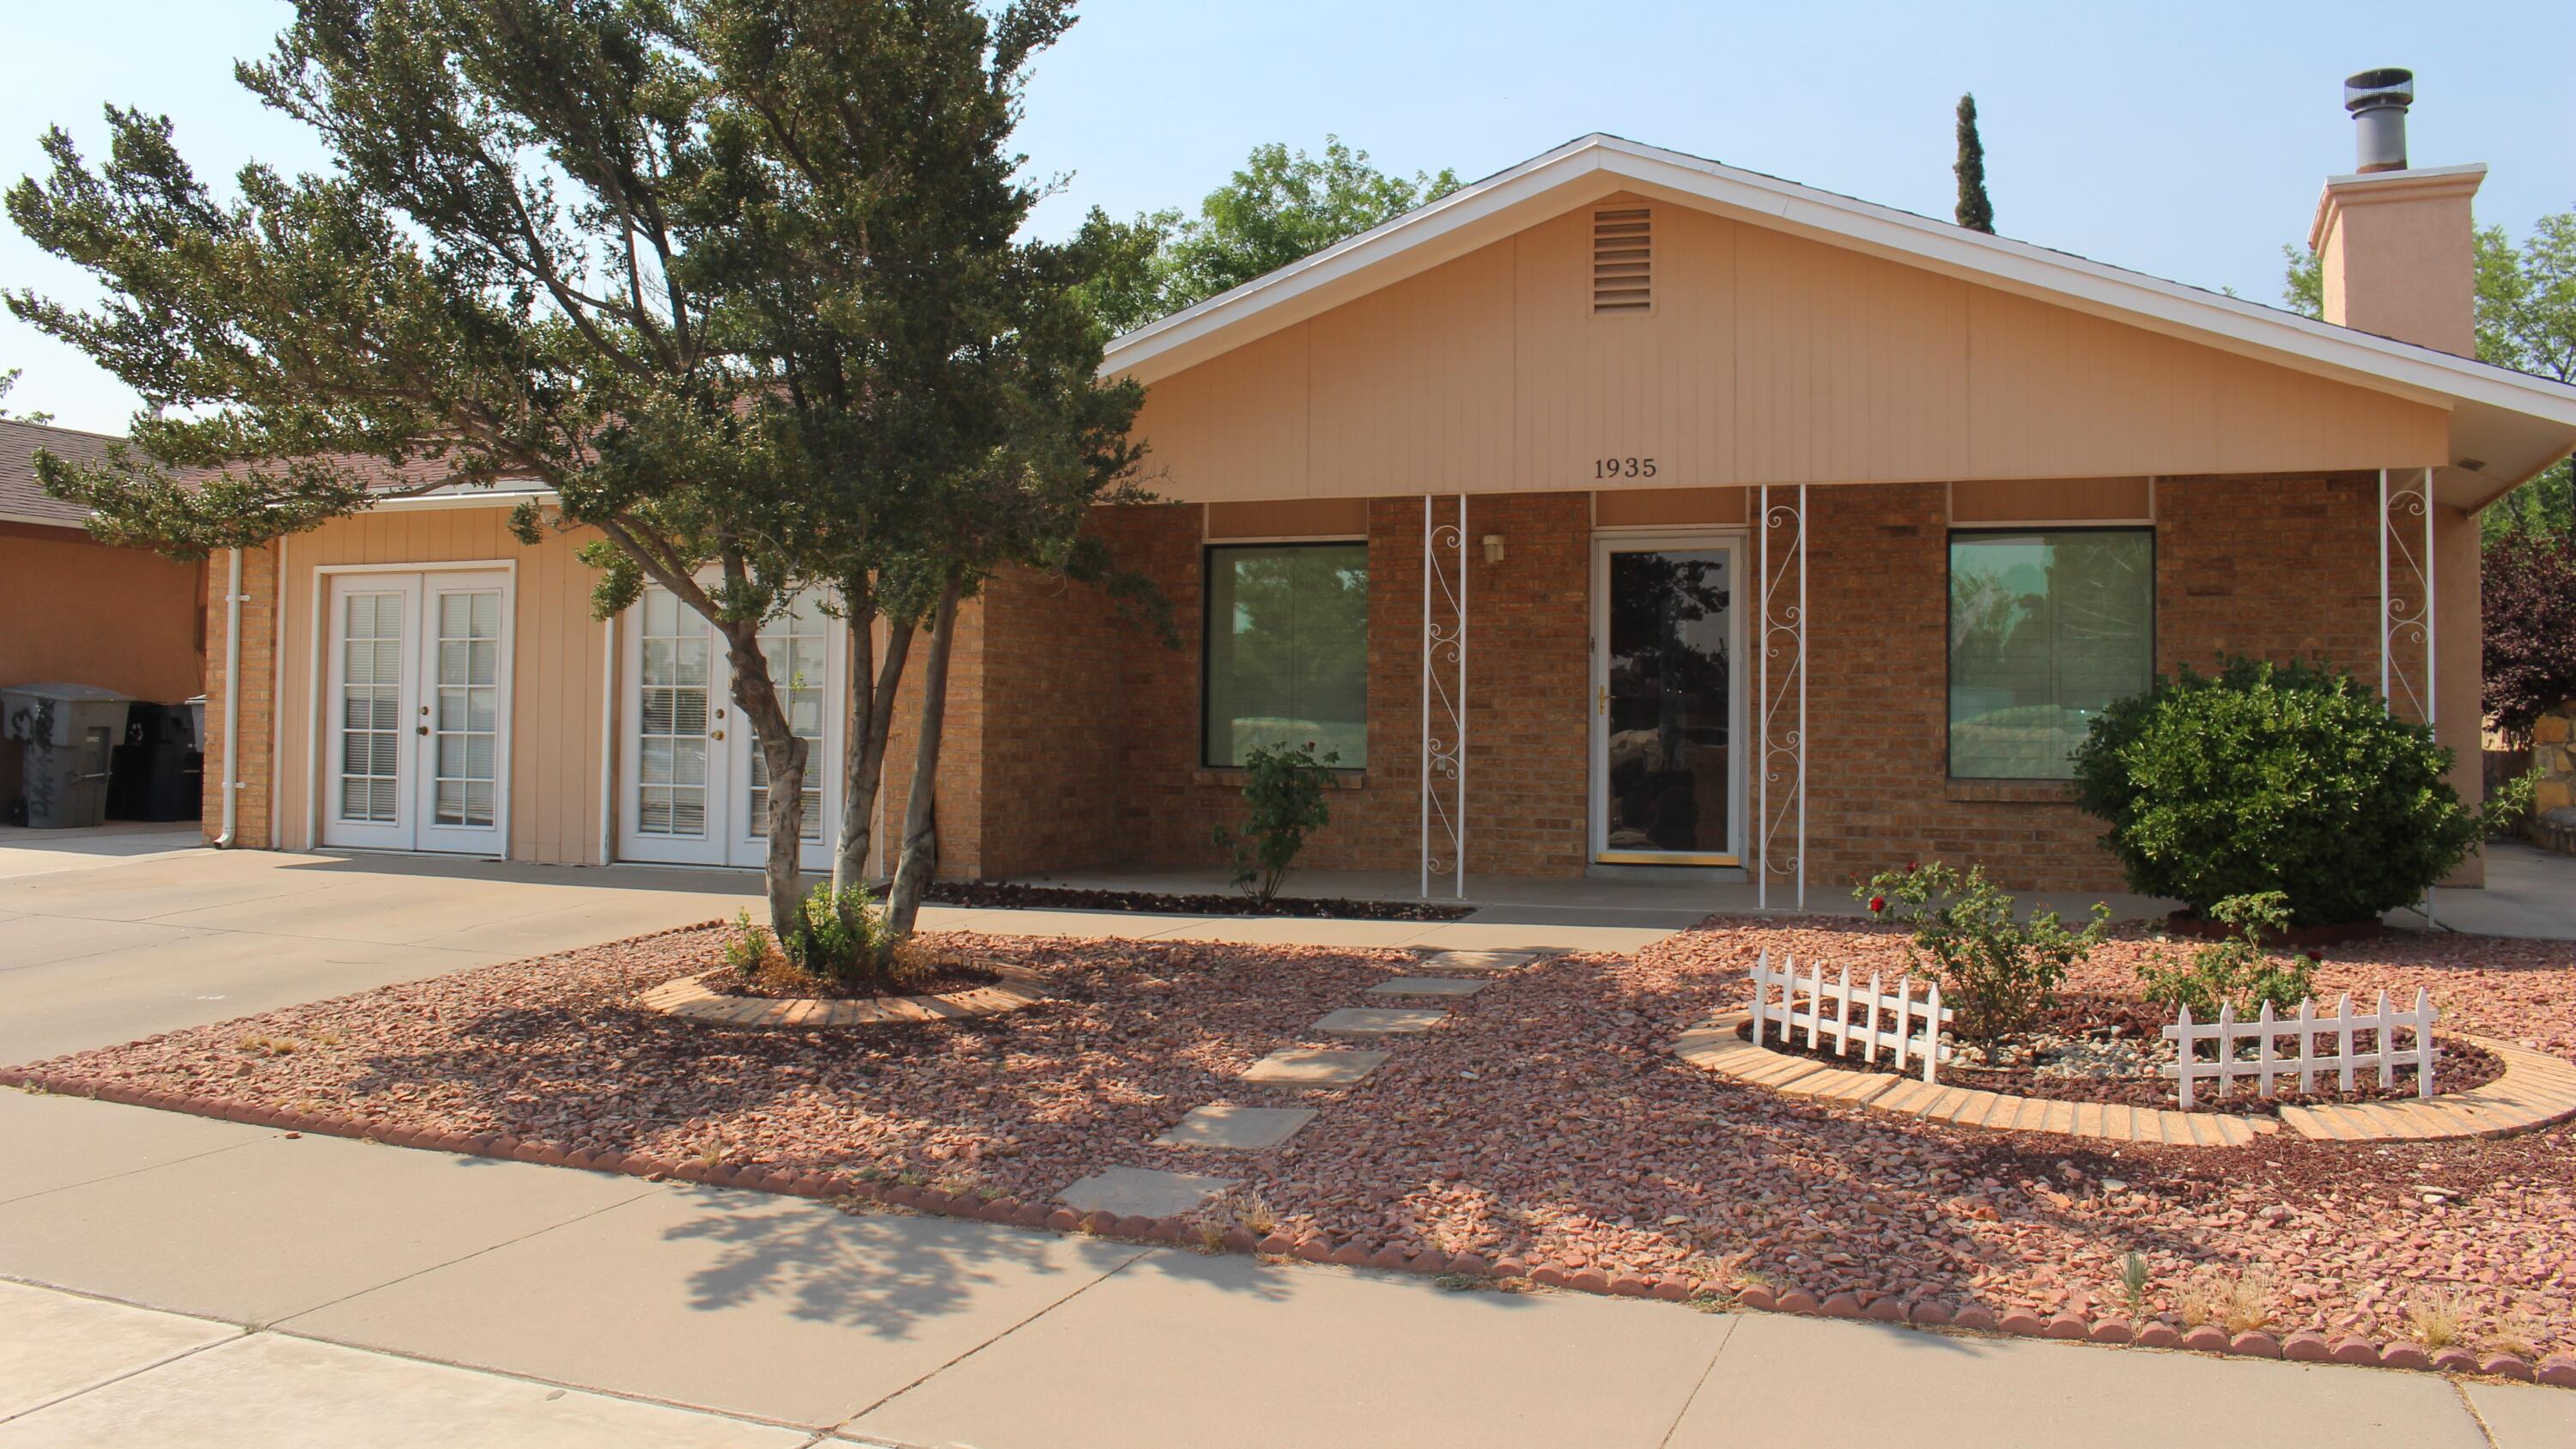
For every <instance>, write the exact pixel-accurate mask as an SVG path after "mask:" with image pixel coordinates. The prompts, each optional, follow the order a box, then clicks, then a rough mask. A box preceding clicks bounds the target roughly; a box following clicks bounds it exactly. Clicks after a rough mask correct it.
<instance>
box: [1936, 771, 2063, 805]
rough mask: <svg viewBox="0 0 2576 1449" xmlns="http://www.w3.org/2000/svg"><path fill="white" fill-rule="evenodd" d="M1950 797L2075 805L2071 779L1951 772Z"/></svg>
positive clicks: (2004, 802)
mask: <svg viewBox="0 0 2576 1449" xmlns="http://www.w3.org/2000/svg"><path fill="white" fill-rule="evenodd" d="M1949 798H1950V799H1952V800H1956V801H1964V802H1969V803H1980V802H1982V803H1986V804H1995V805H2072V804H2074V803H2075V782H2074V781H2072V780H1965V779H1961V778H1959V777H1957V776H1955V775H1954V776H1952V777H1951V778H1950V782H1949Z"/></svg>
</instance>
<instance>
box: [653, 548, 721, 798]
mask: <svg viewBox="0 0 2576 1449" xmlns="http://www.w3.org/2000/svg"><path fill="white" fill-rule="evenodd" d="M640 616H641V623H642V626H643V627H642V630H641V632H640V634H639V635H638V647H639V650H640V652H641V654H642V656H643V663H642V668H641V670H640V671H639V672H638V678H637V680H636V687H637V690H638V692H639V698H638V704H639V705H640V711H639V712H640V715H641V718H640V720H639V727H638V736H639V738H638V740H637V751H636V786H635V829H636V831H637V832H638V833H639V834H644V835H664V836H703V835H705V834H706V819H707V799H706V795H707V790H706V786H707V666H708V661H709V659H710V641H709V639H708V632H707V622H706V620H704V619H702V618H700V617H699V616H698V615H697V613H696V612H695V611H693V610H689V609H686V608H683V607H681V604H680V601H679V600H678V599H677V598H675V597H673V596H672V595H671V594H670V593H668V592H667V591H665V590H662V589H653V588H648V589H646V590H645V591H644V599H643V603H642V606H641V609H640Z"/></svg>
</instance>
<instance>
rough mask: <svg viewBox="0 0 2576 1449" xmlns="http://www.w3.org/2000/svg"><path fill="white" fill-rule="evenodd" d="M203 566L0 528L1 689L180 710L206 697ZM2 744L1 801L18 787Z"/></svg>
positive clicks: (14, 754) (13, 763)
mask: <svg viewBox="0 0 2576 1449" xmlns="http://www.w3.org/2000/svg"><path fill="white" fill-rule="evenodd" d="M202 573H203V566H202V565H199V564H193V563H181V562H179V561H178V560H176V559H171V558H165V557H163V556H162V555H160V554H157V553H153V552H151V551H149V550H146V549H139V548H114V547H111V546H109V545H107V544H103V543H100V542H99V541H98V540H96V539H94V538H92V537H90V536H89V533H88V531H87V530H85V529H83V528H80V527H78V526H72V527H65V528H54V527H48V526H43V525H38V524H30V523H7V522H0V686H7V685H12V684H92V685H96V686H98V687H99V688H102V689H112V690H115V691H116V692H117V693H119V694H127V695H132V696H133V697H134V698H136V699H149V700H157V701H160V702H162V703H165V704H175V703H177V702H178V701H180V700H183V699H187V698H190V697H191V696H193V695H195V694H196V692H197V691H198V689H199V688H201V687H202V686H201V684H200V681H201V679H202V678H203V676H204V674H205V649H206V636H205V621H204V619H203V617H202V616H201V615H200V614H199V613H198V593H199V591H200V584H199V580H200V578H201V576H202ZM21 783H22V782H21V776H20V762H19V753H18V747H17V746H15V745H6V744H0V800H7V799H9V798H11V797H13V796H15V795H16V794H17V793H18V791H19V789H20V786H21Z"/></svg>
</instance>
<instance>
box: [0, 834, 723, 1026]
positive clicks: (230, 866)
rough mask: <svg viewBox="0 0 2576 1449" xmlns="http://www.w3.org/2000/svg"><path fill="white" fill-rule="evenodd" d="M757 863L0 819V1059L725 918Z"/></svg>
mask: <svg viewBox="0 0 2576 1449" xmlns="http://www.w3.org/2000/svg"><path fill="white" fill-rule="evenodd" d="M757 893H758V878H757V877H755V876H748V875H743V874H739V873H733V872H718V871H679V870H659V869H655V868H652V867H649V866H615V867H610V868H607V869H580V868H576V867H569V866H512V865H495V864H492V863H490V862H470V861H452V862H451V861H439V860H435V859H425V858H422V857H417V856H326V855H288V854H283V853H278V852H273V851H258V850H238V851H221V850H209V849H205V848H204V847H202V846H200V845H198V844H197V827H196V826H195V825H194V824H193V823H192V824H189V825H186V826H184V827H155V826H122V827H109V828H108V829H106V830H104V831H38V830H0V1062H25V1061H33V1060H36V1059H38V1058H42V1057H49V1056H54V1055H57V1054H59V1053H62V1052H67V1051H78V1050H80V1049H82V1048H85V1047H95V1046H108V1045H112V1044H114V1043H116V1042H120V1041H131V1040H133V1039H134V1038H136V1037H139V1036H148V1035H150V1034H152V1033H154V1032H161V1031H170V1030H174V1029H176V1028H178V1027H183V1026H195V1025H199V1024H201V1023H204V1022H210V1021H223V1020H226V1019H228V1018H231V1017H236V1016H245V1015H249V1014H250V1013H253V1012H259V1011H268V1010H272V1009H274V1008H276V1007H280V1006H288V1005H292V1004H294V1003H296V1002H299V1001H311V1000H314V999H317V998H320V997H325V996H338V995H341V994H343V993H346V992H351V991H363V990H366V989H368V988H370V987H375V986H382V985H385V984H387V983H389V982H395V981H409V980H414V979H416V978H419V977H423V976H436V975H439V974H441V973H444V972H448V971H457V970H462V969H464V968H465V967H468V966H483V965H489V964H491V963H493V962H496V961H515V960H518V959H520V958H522V957H526V956H534V955H541V954H543V953H545V952H548V951H560V950H566V949H569V948H571V947H575V946H587V945H590V944H592V943H594V942H598V941H604V940H610V939H614V938H616V937H619V936H633V935H638V934H641V933H643V932H646V931H659V930H664V929H667V928H669V927H672V926H683V925H688V924H690V923H692V922H696V921H706V920H713V919H716V918H719V917H723V916H730V915H732V914H733V913H734V912H735V911H737V910H740V909H742V908H743V907H744V906H746V905H756V904H757Z"/></svg>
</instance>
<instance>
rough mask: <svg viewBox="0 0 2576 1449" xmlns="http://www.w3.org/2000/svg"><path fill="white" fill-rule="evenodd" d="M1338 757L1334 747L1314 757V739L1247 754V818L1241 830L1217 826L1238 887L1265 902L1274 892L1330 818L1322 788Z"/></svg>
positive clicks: (1330, 781) (1330, 780) (1262, 747)
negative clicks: (1312, 838) (1314, 835)
mask: <svg viewBox="0 0 2576 1449" xmlns="http://www.w3.org/2000/svg"><path fill="white" fill-rule="evenodd" d="M1340 759H1341V754H1340V752H1338V751H1334V750H1327V751H1325V752H1324V753H1323V754H1322V755H1320V756H1319V755H1317V754H1316V753H1315V746H1314V745H1313V744H1312V743H1307V744H1302V745H1298V746H1296V747H1294V748H1291V747H1289V746H1286V745H1255V746H1253V748H1252V749H1251V750H1250V751H1249V752H1248V753H1247V754H1245V756H1244V769H1245V772H1246V774H1247V776H1248V778H1247V779H1246V780H1245V781H1244V785H1243V803H1244V807H1245V809H1246V810H1247V811H1248V812H1249V814H1250V818H1249V819H1248V820H1247V821H1246V822H1245V824H1244V829H1243V831H1242V833H1241V834H1237V833H1235V832H1234V831H1232V830H1228V829H1227V828H1226V827H1224V826H1222V825H1220V826H1218V827H1217V828H1216V843H1217V846H1218V848H1220V849H1222V850H1224V851H1225V852H1226V857H1227V859H1228V861H1229V862H1230V863H1231V864H1232V866H1233V872H1234V874H1233V880H1234V884H1235V887H1236V889H1238V890H1241V891H1242V892H1243V893H1244V894H1245V895H1248V896H1250V897H1252V898H1253V899H1254V900H1255V901H1258V902H1260V903H1261V904H1262V905H1265V906H1266V905H1268V904H1270V902H1271V901H1272V900H1273V899H1275V898H1276V897H1277V896H1278V894H1279V887H1280V886H1281V885H1282V884H1283V883H1285V882H1286V880H1287V879H1288V872H1289V870H1290V869H1291V868H1292V867H1294V866H1295V865H1296V862H1297V856H1298V855H1299V853H1301V852H1302V851H1304V850H1305V848H1306V837H1307V836H1309V835H1312V834H1314V833H1315V832H1316V831H1318V830H1321V829H1323V828H1324V826H1325V825H1326V824H1327V823H1329V822H1330V821H1331V820H1332V818H1333V814H1332V807H1330V806H1329V805H1327V804H1325V802H1324V792H1325V791H1326V790H1329V789H1331V788H1332V784H1333V771H1332V766H1333V765H1334V764H1335V763H1336V762H1337V761H1339V760H1340Z"/></svg>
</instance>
